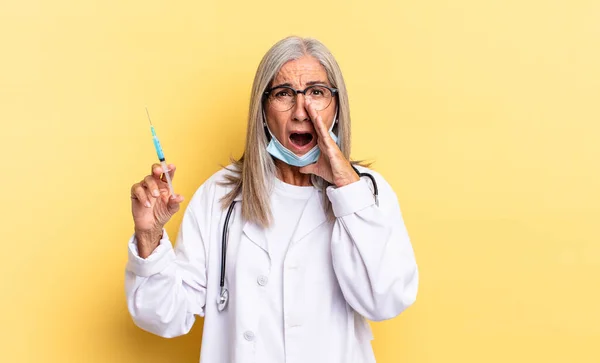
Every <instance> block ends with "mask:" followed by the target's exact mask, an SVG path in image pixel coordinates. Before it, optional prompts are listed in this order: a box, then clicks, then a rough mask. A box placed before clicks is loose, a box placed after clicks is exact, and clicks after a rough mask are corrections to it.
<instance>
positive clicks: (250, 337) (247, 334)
mask: <svg viewBox="0 0 600 363" xmlns="http://www.w3.org/2000/svg"><path fill="white" fill-rule="evenodd" d="M244 339H246V340H247V341H250V342H251V341H253V340H254V333H253V332H251V331H250V330H248V331H246V332H245V333H244Z"/></svg>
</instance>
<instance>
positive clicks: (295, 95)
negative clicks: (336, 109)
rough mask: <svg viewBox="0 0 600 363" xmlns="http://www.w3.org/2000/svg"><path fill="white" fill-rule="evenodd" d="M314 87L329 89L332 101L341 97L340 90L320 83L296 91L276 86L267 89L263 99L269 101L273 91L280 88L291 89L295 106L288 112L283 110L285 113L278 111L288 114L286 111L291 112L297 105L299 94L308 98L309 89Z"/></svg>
mask: <svg viewBox="0 0 600 363" xmlns="http://www.w3.org/2000/svg"><path fill="white" fill-rule="evenodd" d="M313 87H323V88H327V89H328V90H329V92H331V99H333V97H335V96H338V95H339V90H338V89H337V88H334V87H329V86H328V85H326V84H320V83H317V84H312V85H310V86H308V87H306V88H305V89H295V88H292V87H290V86H276V87H271V88H269V89H267V90H266V91H265V92H264V93H263V97H264V98H265V99H267V100H268V97H269V96H270V95H271V92H273V90H275V89H278V88H286V89H289V90H290V91H292V92H293V93H294V103H293V104H292V106H291V107H290V108H288V109H287V110H283V111H279V110H276V111H279V112H286V111H289V110H291V109H292V108H293V107H294V105H295V104H296V100H297V99H298V93H300V94H302V95H304V96H305V97H306V91H307V90H308V89H310V88H313ZM329 105H331V101H329V104H328V105H327V107H329ZM327 107H325V108H323V109H321V110H318V111H323V110H325V109H327Z"/></svg>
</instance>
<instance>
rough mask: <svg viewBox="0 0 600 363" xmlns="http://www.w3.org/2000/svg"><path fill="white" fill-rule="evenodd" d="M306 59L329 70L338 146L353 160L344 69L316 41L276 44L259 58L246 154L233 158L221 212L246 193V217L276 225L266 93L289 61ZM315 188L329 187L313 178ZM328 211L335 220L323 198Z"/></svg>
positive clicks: (288, 40) (286, 40)
mask: <svg viewBox="0 0 600 363" xmlns="http://www.w3.org/2000/svg"><path fill="white" fill-rule="evenodd" d="M305 55H308V56H312V57H314V58H315V59H317V60H318V61H319V62H320V63H321V65H323V67H324V68H325V71H326V72H327V78H328V81H329V83H330V84H331V86H332V87H335V88H337V89H338V90H339V92H338V114H337V115H338V122H337V125H336V126H335V128H334V132H336V131H337V132H336V134H337V136H338V144H339V146H340V149H341V151H342V154H343V155H344V157H346V159H348V160H349V158H350V107H349V105H348V93H347V92H346V84H345V83H344V78H343V76H342V72H341V70H340V67H339V66H338V64H337V62H336V60H335V58H334V57H333V55H332V54H331V52H330V51H329V50H328V49H327V48H326V47H325V46H324V45H323V44H322V43H321V42H319V41H318V40H316V39H312V38H300V37H297V36H291V37H287V38H284V39H282V40H280V41H278V42H277V43H275V44H274V45H273V46H272V47H271V49H269V51H268V52H267V53H266V54H265V55H264V57H263V59H262V60H261V62H260V64H259V66H258V69H257V71H256V75H255V77H254V83H253V85H252V94H251V96H250V109H249V113H248V126H247V132H246V147H245V150H244V154H243V155H242V157H241V158H240V159H238V160H232V163H233V165H232V167H233V169H229V170H230V171H233V172H234V173H233V174H228V175H227V176H226V179H227V180H226V182H225V184H226V185H229V186H232V187H233V188H232V190H231V191H230V192H229V193H227V194H226V195H225V196H224V197H223V198H222V199H221V203H222V207H223V209H225V208H227V206H229V205H230V204H231V203H232V202H233V200H234V199H235V198H236V196H238V195H239V194H240V193H241V194H242V218H243V219H244V220H247V221H252V222H255V223H257V224H259V225H261V226H263V227H268V226H269V225H270V224H271V222H272V215H271V208H270V202H269V201H270V193H271V187H272V185H271V182H270V181H271V180H273V178H275V177H276V171H277V170H276V167H275V163H274V162H273V159H272V157H271V155H270V154H269V153H268V152H267V144H268V140H267V135H266V134H265V130H264V126H263V122H266V120H265V119H264V103H263V100H264V98H263V94H264V92H265V90H266V89H267V88H269V87H270V86H271V83H272V82H273V80H274V78H275V76H276V75H277V73H278V72H279V70H280V69H281V67H283V65H284V64H286V63H287V62H289V61H292V60H296V59H299V58H301V57H303V56H305ZM311 179H312V183H313V185H315V187H318V188H321V189H322V191H323V193H325V189H326V188H327V187H328V186H329V185H330V184H329V183H328V182H326V181H325V180H323V179H322V178H320V177H317V176H315V175H312V177H311ZM323 207H324V208H325V211H326V213H327V215H328V216H329V218H331V219H333V211H332V208H331V202H329V199H328V198H327V197H325V198H324V206H323Z"/></svg>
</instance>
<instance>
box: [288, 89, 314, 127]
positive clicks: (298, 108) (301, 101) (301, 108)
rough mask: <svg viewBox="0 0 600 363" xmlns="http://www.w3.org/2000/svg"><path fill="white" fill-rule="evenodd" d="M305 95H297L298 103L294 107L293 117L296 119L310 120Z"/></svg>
mask: <svg viewBox="0 0 600 363" xmlns="http://www.w3.org/2000/svg"><path fill="white" fill-rule="evenodd" d="M305 106H306V104H305V98H304V95H303V94H301V93H298V94H297V95H296V104H295V105H294V106H293V107H292V118H293V119H294V120H295V121H310V118H309V117H308V112H307V110H306V107H305Z"/></svg>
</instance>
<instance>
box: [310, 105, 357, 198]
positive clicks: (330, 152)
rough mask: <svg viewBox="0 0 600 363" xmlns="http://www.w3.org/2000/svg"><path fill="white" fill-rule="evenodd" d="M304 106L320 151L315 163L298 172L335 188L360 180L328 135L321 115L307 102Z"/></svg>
mask: <svg viewBox="0 0 600 363" xmlns="http://www.w3.org/2000/svg"><path fill="white" fill-rule="evenodd" d="M305 104H306V107H307V108H308V114H309V116H310V119H311V121H312V122H313V125H314V126H315V130H316V132H317V145H318V146H319V149H320V150H321V155H320V156H319V159H318V160H317V162H316V163H314V164H310V165H307V166H305V167H302V168H300V172H301V173H304V174H314V175H317V176H320V177H321V178H323V179H325V180H327V181H328V182H329V183H331V184H334V185H335V186H336V187H342V186H344V185H348V184H350V183H353V182H355V181H358V180H359V179H360V178H359V177H358V175H357V174H356V172H355V171H354V169H353V168H352V165H351V164H350V162H349V161H348V160H347V159H346V158H345V157H344V154H342V151H341V150H340V148H339V147H338V146H337V144H336V143H335V141H334V140H333V139H332V138H331V135H329V130H328V129H327V126H325V123H324V122H323V119H322V118H321V115H319V114H318V113H317V111H316V110H315V109H314V107H313V105H312V104H311V103H310V101H309V100H306V101H305Z"/></svg>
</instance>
